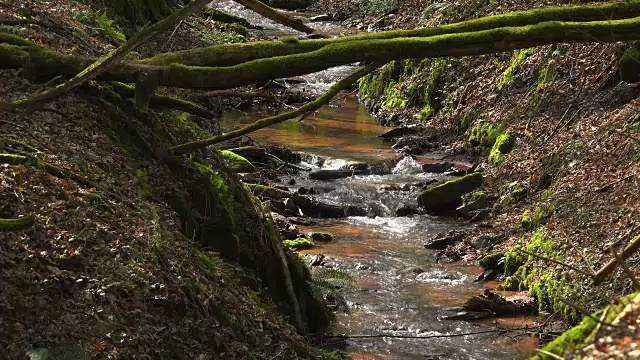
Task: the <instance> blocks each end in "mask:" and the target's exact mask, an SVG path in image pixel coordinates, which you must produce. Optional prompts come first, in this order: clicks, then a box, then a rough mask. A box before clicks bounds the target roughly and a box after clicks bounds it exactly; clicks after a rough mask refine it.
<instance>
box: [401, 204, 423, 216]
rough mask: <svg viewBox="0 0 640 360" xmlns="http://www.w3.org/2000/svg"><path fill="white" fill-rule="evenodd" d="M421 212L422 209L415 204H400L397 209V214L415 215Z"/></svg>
mask: <svg viewBox="0 0 640 360" xmlns="http://www.w3.org/2000/svg"><path fill="white" fill-rule="evenodd" d="M418 214H420V209H418V208H417V207H416V206H415V205H400V206H399V207H398V208H397V209H396V216H413V215H418Z"/></svg>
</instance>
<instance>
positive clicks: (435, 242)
mask: <svg viewBox="0 0 640 360" xmlns="http://www.w3.org/2000/svg"><path fill="white" fill-rule="evenodd" d="M465 235H466V233H465V232H464V231H460V230H451V231H449V232H448V233H446V234H444V233H439V234H437V235H436V236H435V237H434V238H433V239H431V240H430V241H429V242H428V243H426V244H424V247H425V248H427V249H433V250H444V249H445V248H446V247H447V246H449V245H453V244H454V243H455V242H458V241H462V239H464V236H465Z"/></svg>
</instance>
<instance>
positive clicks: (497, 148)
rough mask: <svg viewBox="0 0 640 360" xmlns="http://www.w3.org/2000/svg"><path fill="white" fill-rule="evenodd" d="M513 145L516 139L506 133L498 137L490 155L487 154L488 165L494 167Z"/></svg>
mask: <svg viewBox="0 0 640 360" xmlns="http://www.w3.org/2000/svg"><path fill="white" fill-rule="evenodd" d="M515 143H516V139H515V138H514V137H513V135H511V133H509V132H508V131H507V132H504V133H502V134H501V135H500V136H498V138H497V139H496V140H495V143H494V144H493V148H492V149H491V153H489V163H490V164H494V165H495V164H497V163H498V162H499V161H500V159H502V156H503V155H504V154H506V153H508V152H509V151H511V149H513V147H514V146H515Z"/></svg>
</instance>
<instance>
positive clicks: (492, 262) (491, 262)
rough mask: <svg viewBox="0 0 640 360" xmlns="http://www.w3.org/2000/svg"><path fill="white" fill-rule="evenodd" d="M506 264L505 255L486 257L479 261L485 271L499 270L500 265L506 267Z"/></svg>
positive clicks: (498, 254)
mask: <svg viewBox="0 0 640 360" xmlns="http://www.w3.org/2000/svg"><path fill="white" fill-rule="evenodd" d="M504 262H505V254H504V253H495V254H489V255H485V256H483V257H482V258H480V260H478V264H480V266H482V268H484V269H485V270H493V269H499V268H500V267H501V266H500V265H504Z"/></svg>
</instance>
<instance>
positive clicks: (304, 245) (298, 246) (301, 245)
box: [282, 238, 315, 250]
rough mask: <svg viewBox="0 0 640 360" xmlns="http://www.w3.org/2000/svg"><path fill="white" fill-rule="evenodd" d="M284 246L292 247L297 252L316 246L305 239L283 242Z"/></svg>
mask: <svg viewBox="0 0 640 360" xmlns="http://www.w3.org/2000/svg"><path fill="white" fill-rule="evenodd" d="M282 245H284V246H287V247H290V248H292V249H295V250H304V249H311V248H313V247H314V246H315V245H314V244H313V243H312V242H311V241H309V240H307V239H305V238H297V239H295V240H284V241H282Z"/></svg>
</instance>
